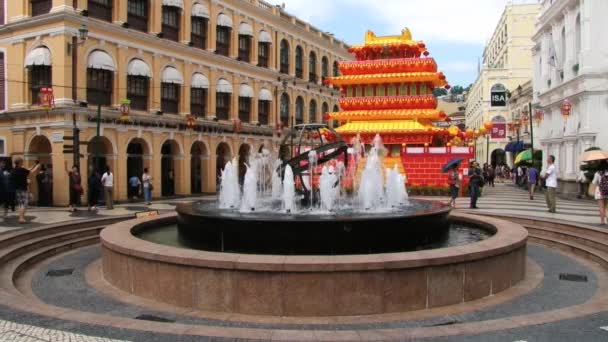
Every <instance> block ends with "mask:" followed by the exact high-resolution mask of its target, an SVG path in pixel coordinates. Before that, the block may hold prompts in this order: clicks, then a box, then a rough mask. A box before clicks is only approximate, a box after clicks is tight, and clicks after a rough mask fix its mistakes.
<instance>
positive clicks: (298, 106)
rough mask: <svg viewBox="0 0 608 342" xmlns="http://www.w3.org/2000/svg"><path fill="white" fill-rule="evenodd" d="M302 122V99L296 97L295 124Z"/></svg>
mask: <svg viewBox="0 0 608 342" xmlns="http://www.w3.org/2000/svg"><path fill="white" fill-rule="evenodd" d="M303 123H304V100H303V99H302V98H301V97H298V99H297V100H296V125H301V124H303Z"/></svg>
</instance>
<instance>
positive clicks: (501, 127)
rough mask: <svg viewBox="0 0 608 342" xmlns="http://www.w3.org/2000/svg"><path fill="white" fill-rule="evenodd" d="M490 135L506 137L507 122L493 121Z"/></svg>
mask: <svg viewBox="0 0 608 342" xmlns="http://www.w3.org/2000/svg"><path fill="white" fill-rule="evenodd" d="M490 136H491V138H492V139H505V138H506V137H507V124H504V123H494V126H492V132H491V134H490Z"/></svg>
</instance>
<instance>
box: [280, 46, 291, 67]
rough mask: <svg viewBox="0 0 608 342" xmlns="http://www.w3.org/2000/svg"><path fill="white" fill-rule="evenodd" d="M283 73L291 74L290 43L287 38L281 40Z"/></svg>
mask: <svg viewBox="0 0 608 342" xmlns="http://www.w3.org/2000/svg"><path fill="white" fill-rule="evenodd" d="M280 59H281V60H280V64H281V73H282V74H289V43H287V41H286V40H285V39H283V40H281V56H280Z"/></svg>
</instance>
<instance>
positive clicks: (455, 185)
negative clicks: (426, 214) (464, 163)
mask: <svg viewBox="0 0 608 342" xmlns="http://www.w3.org/2000/svg"><path fill="white" fill-rule="evenodd" d="M461 180H462V176H461V175H459V174H458V165H454V166H452V168H451V169H450V171H449V173H448V184H449V185H450V201H449V202H448V205H449V206H450V207H452V208H456V198H458V192H459V191H460V182H461Z"/></svg>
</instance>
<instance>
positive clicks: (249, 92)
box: [239, 84, 253, 122]
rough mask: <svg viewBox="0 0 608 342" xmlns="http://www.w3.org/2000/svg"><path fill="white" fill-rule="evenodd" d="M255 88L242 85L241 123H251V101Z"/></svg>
mask: <svg viewBox="0 0 608 342" xmlns="http://www.w3.org/2000/svg"><path fill="white" fill-rule="evenodd" d="M252 98H253V88H251V87H250V86H249V85H247V84H241V87H240V88H239V120H241V122H249V121H251V99H252Z"/></svg>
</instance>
